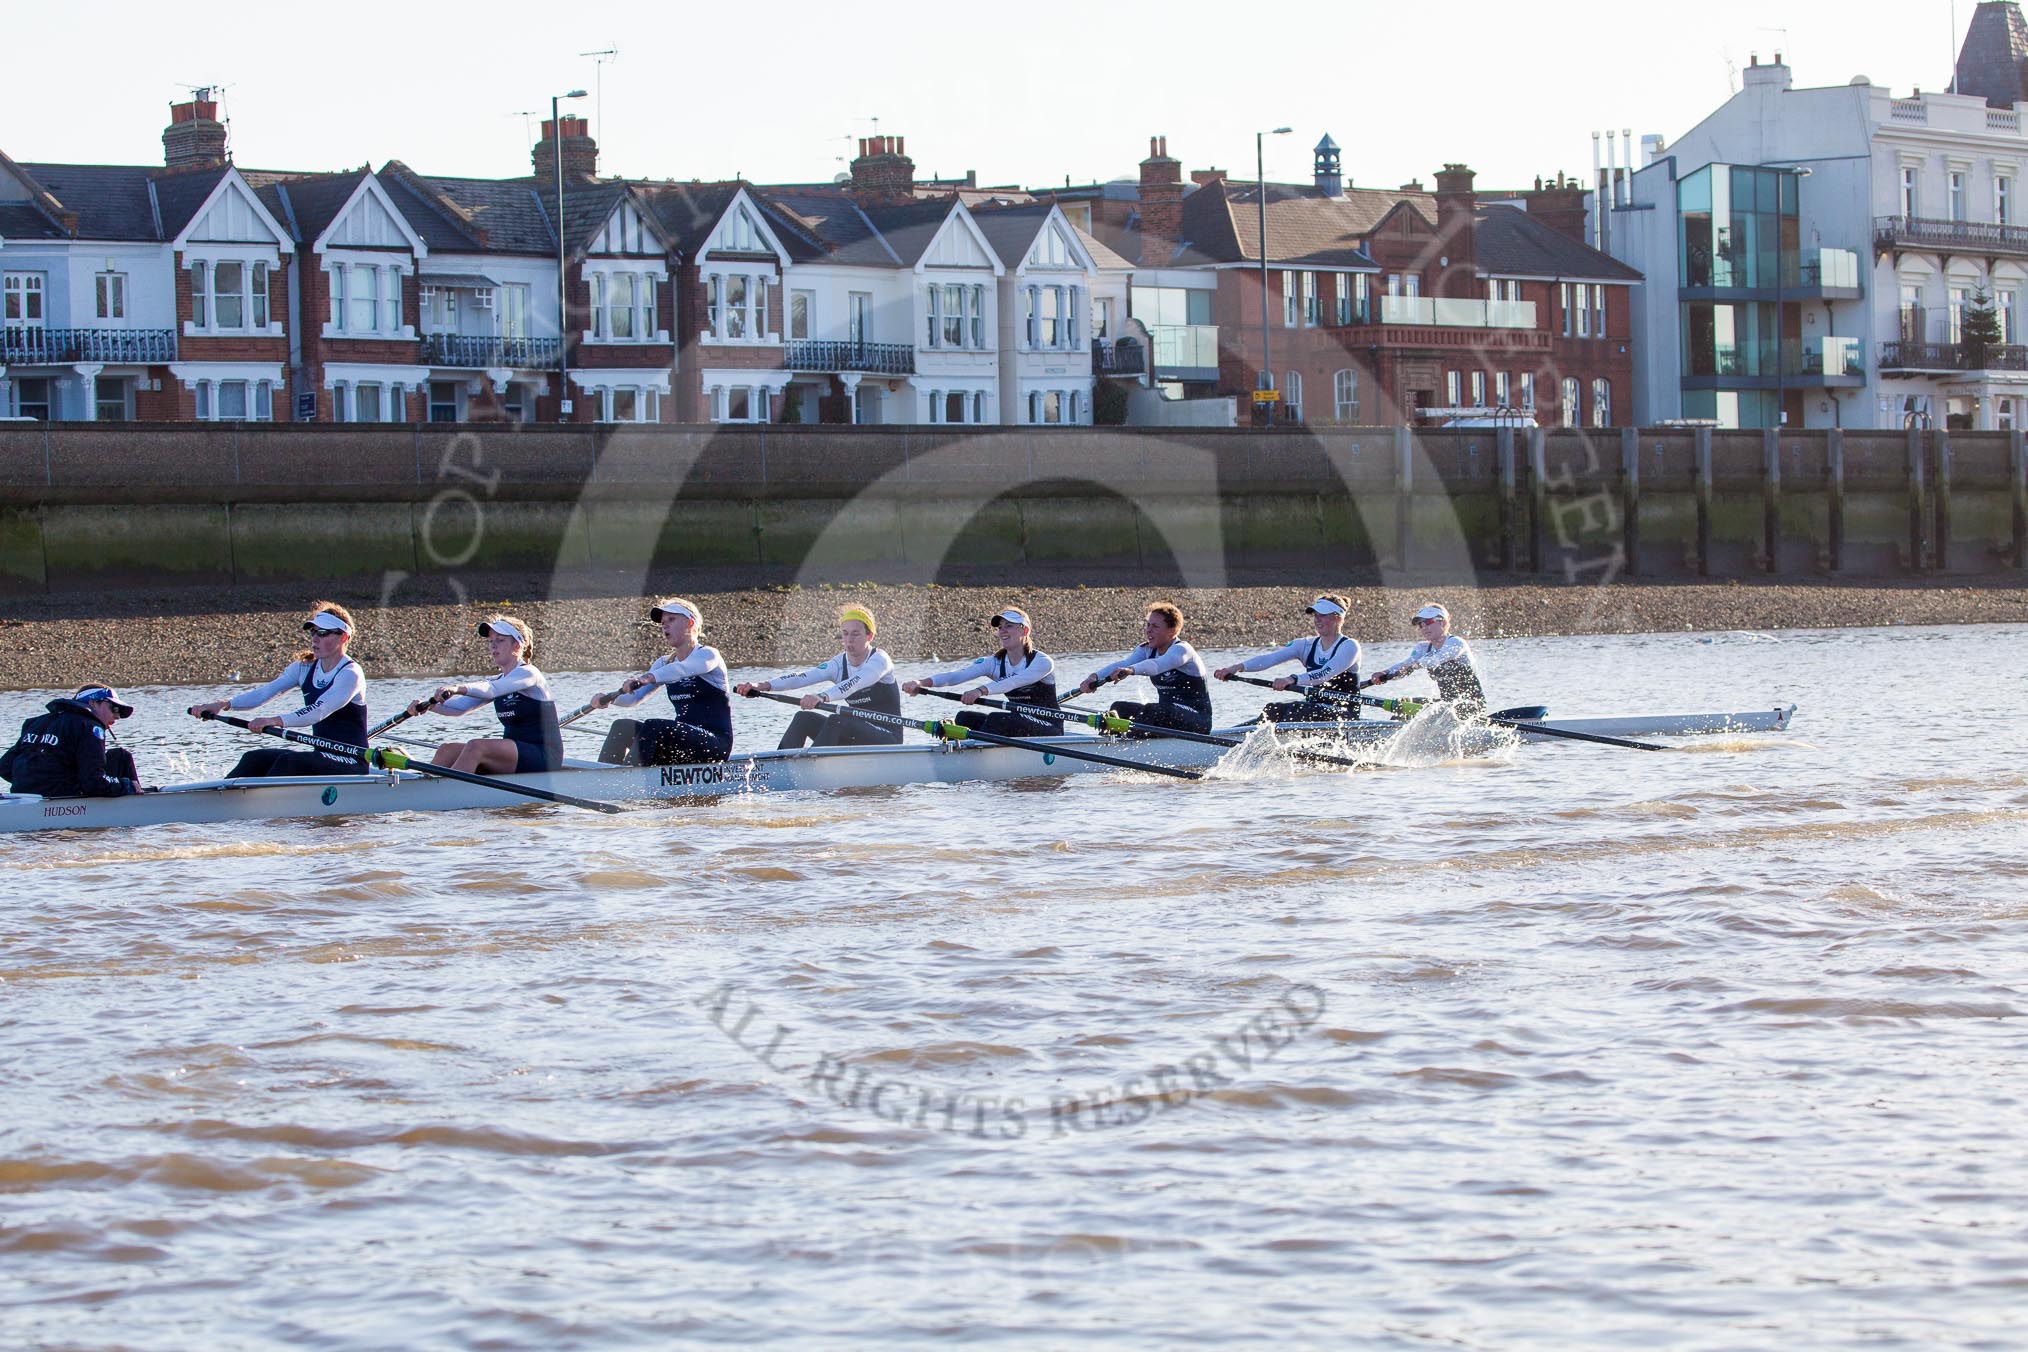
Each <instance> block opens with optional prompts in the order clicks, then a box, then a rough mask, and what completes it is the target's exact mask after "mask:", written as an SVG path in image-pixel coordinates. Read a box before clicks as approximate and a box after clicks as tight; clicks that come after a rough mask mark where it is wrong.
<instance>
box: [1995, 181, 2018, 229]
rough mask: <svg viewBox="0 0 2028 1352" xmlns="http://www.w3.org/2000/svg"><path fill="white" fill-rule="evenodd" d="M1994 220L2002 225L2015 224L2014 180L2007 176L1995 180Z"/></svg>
mask: <svg viewBox="0 0 2028 1352" xmlns="http://www.w3.org/2000/svg"><path fill="white" fill-rule="evenodd" d="M1993 219H1994V220H1996V221H1998V222H1999V223H2000V224H2001V225H2012V224H2013V223H2014V180H2013V178H2012V177H2010V176H2009V175H2007V174H2001V175H2000V176H1999V177H1997V178H1995V179H1994V180H1993Z"/></svg>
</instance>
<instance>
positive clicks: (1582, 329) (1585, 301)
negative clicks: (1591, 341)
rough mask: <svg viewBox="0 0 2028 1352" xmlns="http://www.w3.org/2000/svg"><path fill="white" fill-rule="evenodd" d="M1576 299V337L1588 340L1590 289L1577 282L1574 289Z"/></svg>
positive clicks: (1589, 333) (1589, 334)
mask: <svg viewBox="0 0 2028 1352" xmlns="http://www.w3.org/2000/svg"><path fill="white" fill-rule="evenodd" d="M1576 299H1577V336H1578V337H1580V338H1589V337H1591V288H1590V287H1589V286H1586V285H1585V284H1584V283H1583V282H1579V283H1578V284H1577V287H1576Z"/></svg>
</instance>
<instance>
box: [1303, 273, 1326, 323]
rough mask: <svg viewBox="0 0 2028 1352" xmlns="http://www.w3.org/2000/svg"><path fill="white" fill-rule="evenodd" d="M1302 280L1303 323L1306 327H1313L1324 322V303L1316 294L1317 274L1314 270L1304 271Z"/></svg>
mask: <svg viewBox="0 0 2028 1352" xmlns="http://www.w3.org/2000/svg"><path fill="white" fill-rule="evenodd" d="M1302 282H1303V324H1304V326H1305V327H1307V328H1315V327H1316V326H1317V325H1319V324H1321V323H1323V322H1324V315H1323V305H1324V303H1323V301H1322V299H1320V298H1319V296H1318V294H1317V274H1316V273H1314V272H1306V273H1304V274H1303V275H1302Z"/></svg>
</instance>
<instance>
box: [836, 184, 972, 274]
mask: <svg viewBox="0 0 2028 1352" xmlns="http://www.w3.org/2000/svg"><path fill="white" fill-rule="evenodd" d="M956 208H957V203H955V202H953V201H952V200H951V199H949V198H944V199H942V200H938V201H928V202H899V203H893V204H888V205H881V206H869V207H862V208H861V209H860V210H861V212H862V214H864V215H865V217H866V219H867V220H868V221H870V222H872V224H873V228H874V229H875V230H877V231H879V232H880V237H881V238H882V239H883V240H885V241H886V242H887V247H888V248H890V249H892V250H894V252H895V254H896V256H897V257H899V258H900V259H901V261H902V265H903V266H904V267H911V268H912V267H914V266H915V265H916V264H917V263H918V262H920V261H921V259H922V256H923V255H924V254H925V253H928V252H929V246H930V244H931V242H932V241H934V240H935V239H936V237H937V232H938V231H940V230H942V229H943V227H944V222H945V221H946V220H948V219H950V215H951V212H952V211H954V210H956ZM890 266H892V265H891V264H890Z"/></svg>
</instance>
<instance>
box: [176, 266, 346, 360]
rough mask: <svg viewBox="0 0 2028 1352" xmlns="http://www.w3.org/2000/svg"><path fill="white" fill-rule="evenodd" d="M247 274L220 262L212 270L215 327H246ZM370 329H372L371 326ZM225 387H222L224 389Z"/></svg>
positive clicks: (244, 268)
mask: <svg viewBox="0 0 2028 1352" xmlns="http://www.w3.org/2000/svg"><path fill="white" fill-rule="evenodd" d="M246 272H247V267H246V264H244V263H237V262H229V261H225V262H219V263H216V264H214V265H213V266H212V269H211V318H212V323H213V327H215V328H221V329H243V328H245V327H246ZM368 327H369V328H370V327H372V326H371V325H370V324H369V325H368ZM222 388H223V387H221V389H222Z"/></svg>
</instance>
